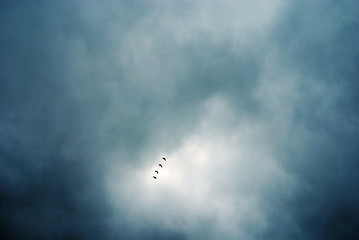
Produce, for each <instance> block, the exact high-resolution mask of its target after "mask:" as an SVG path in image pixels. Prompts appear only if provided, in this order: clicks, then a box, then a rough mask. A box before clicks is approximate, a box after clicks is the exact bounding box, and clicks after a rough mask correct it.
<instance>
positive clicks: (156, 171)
mask: <svg viewBox="0 0 359 240" xmlns="http://www.w3.org/2000/svg"><path fill="white" fill-rule="evenodd" d="M162 159H163V161H167V159H166V158H165V157H162ZM158 166H160V167H161V168H163V165H162V164H161V163H159V164H158ZM155 173H157V174H160V173H159V172H158V170H155ZM153 178H154V179H157V177H156V176H153Z"/></svg>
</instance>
